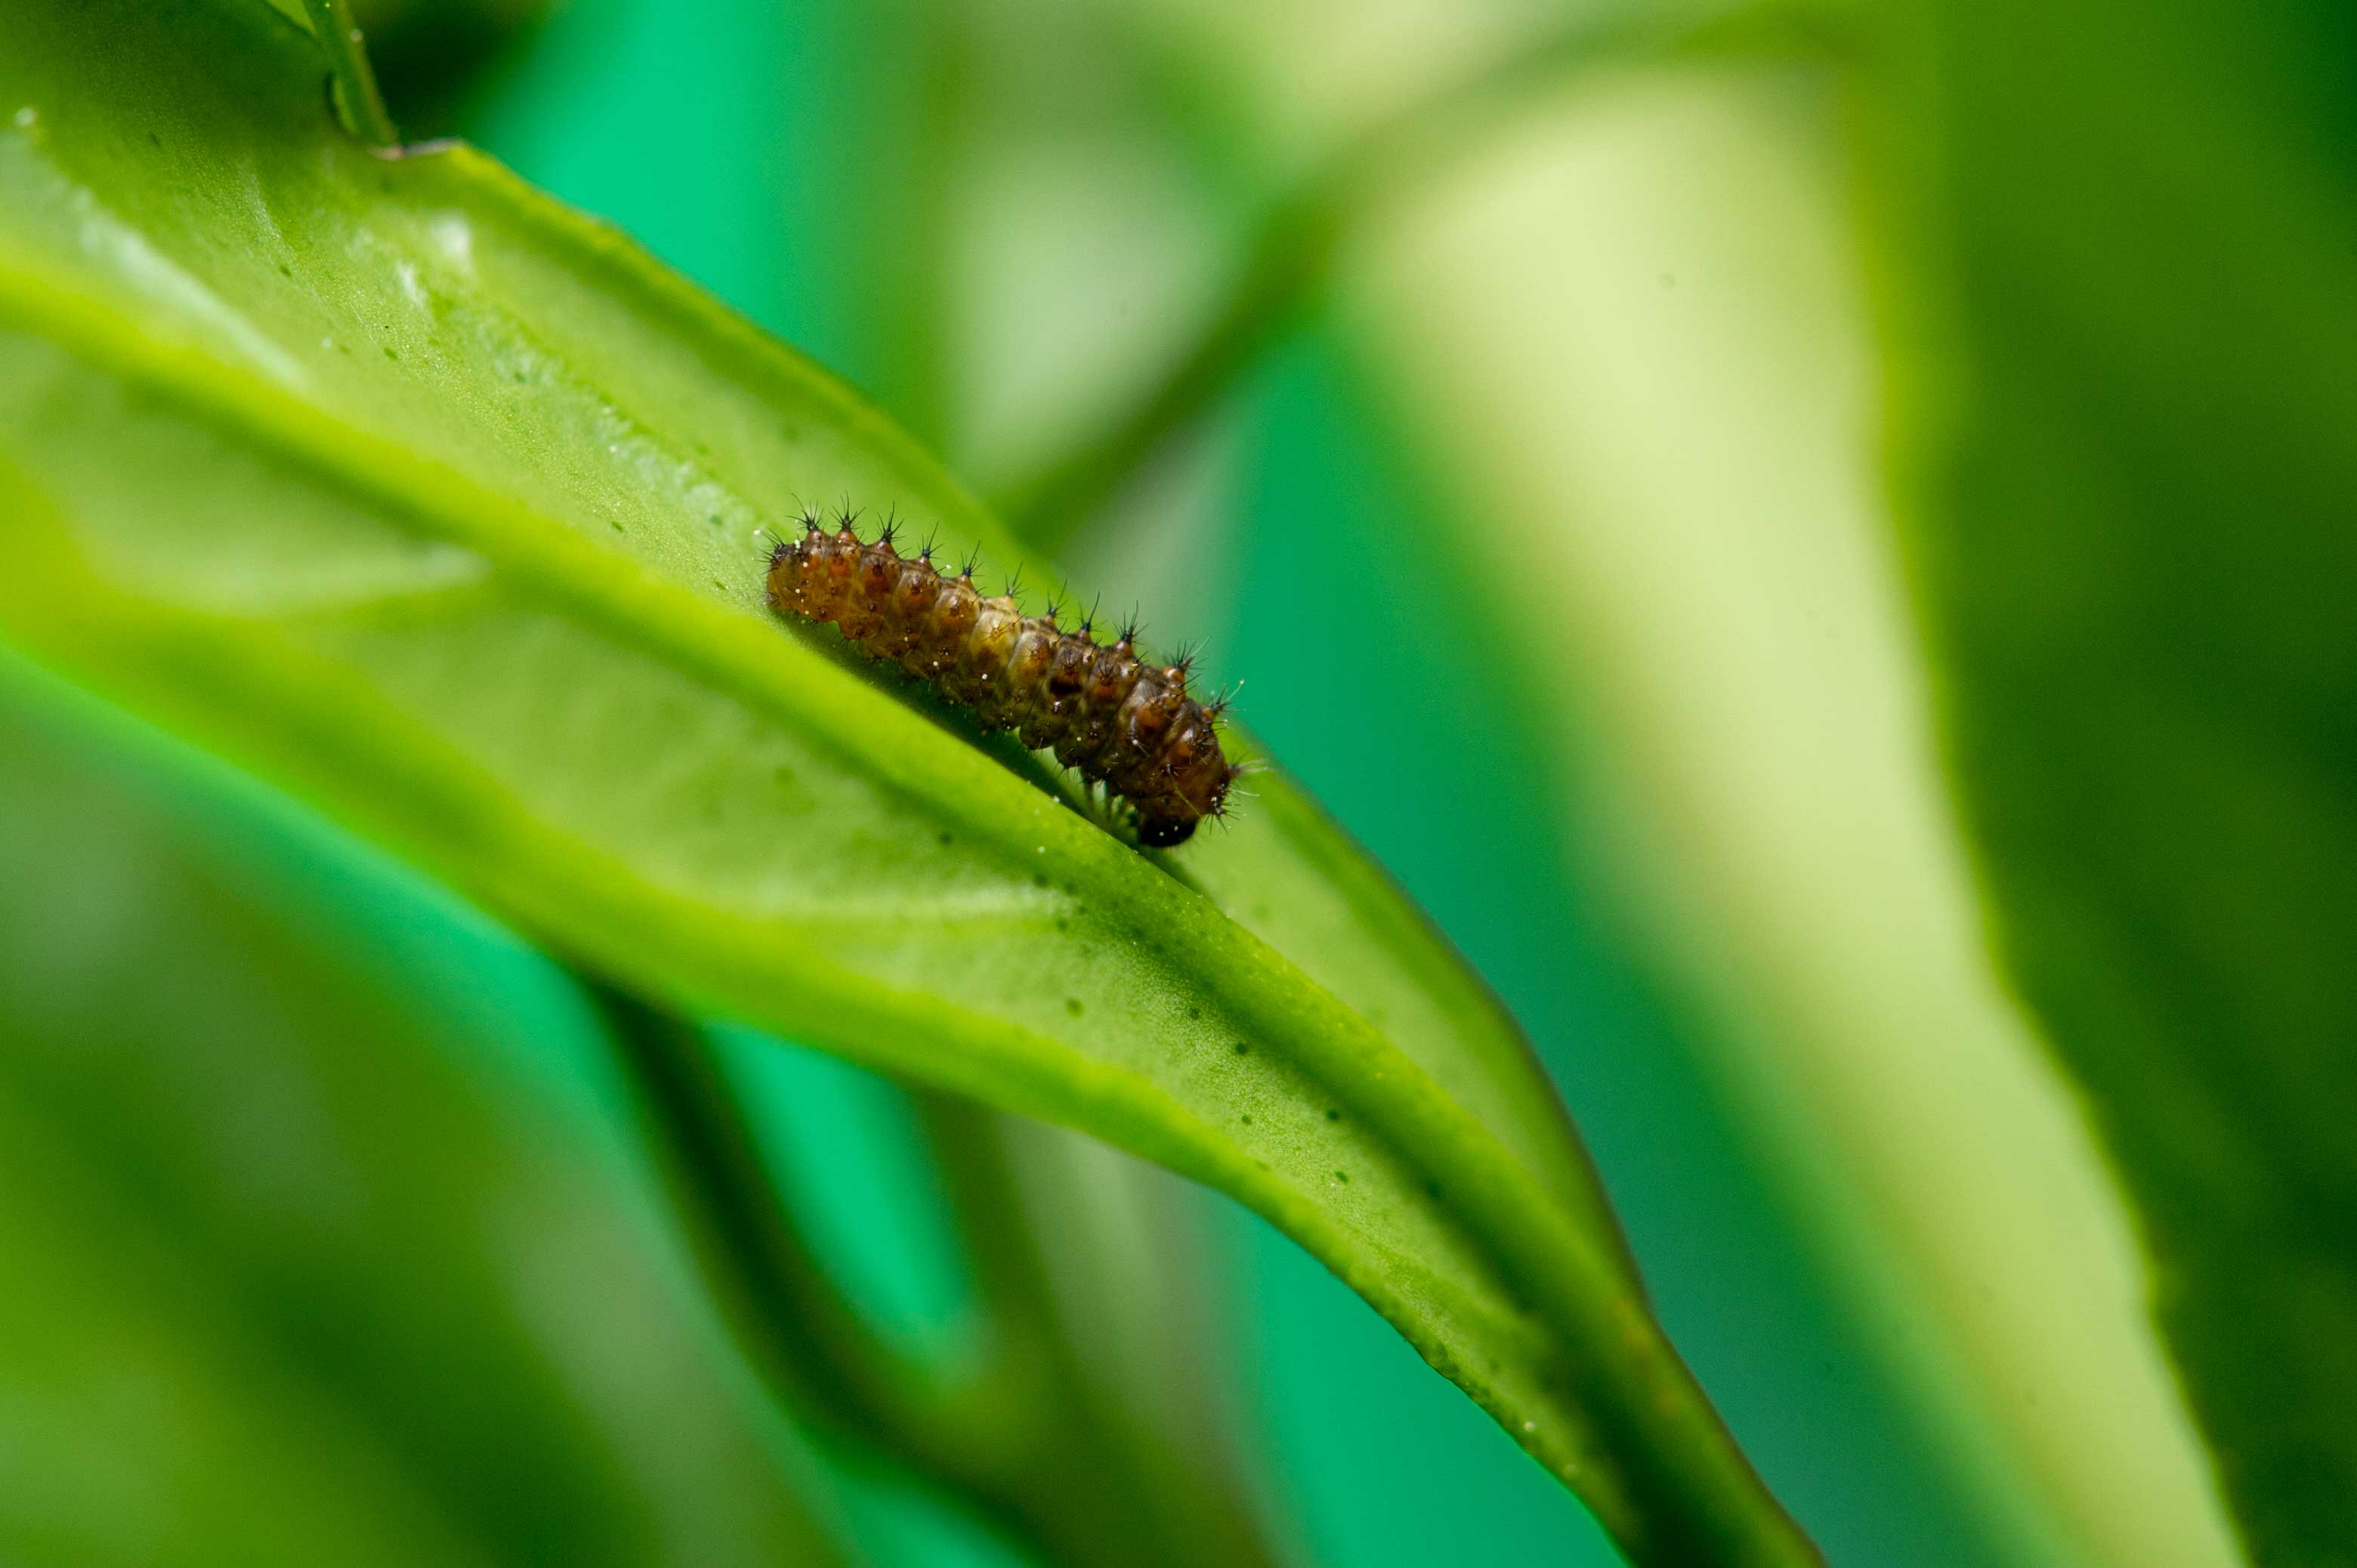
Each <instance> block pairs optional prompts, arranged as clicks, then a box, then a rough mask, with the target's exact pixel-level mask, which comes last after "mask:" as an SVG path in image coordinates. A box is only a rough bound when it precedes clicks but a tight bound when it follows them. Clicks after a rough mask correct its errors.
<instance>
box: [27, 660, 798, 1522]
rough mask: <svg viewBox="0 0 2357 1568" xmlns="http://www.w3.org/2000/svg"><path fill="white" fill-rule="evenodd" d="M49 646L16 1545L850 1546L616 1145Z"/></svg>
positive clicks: (37, 746) (39, 813) (39, 751)
mask: <svg viewBox="0 0 2357 1568" xmlns="http://www.w3.org/2000/svg"><path fill="white" fill-rule="evenodd" d="M24 680H25V676H24V674H23V672H22V671H21V670H19V669H16V668H15V666H14V663H13V661H11V664H10V666H8V667H6V668H5V669H0V1558H4V1559H5V1560H7V1561H9V1562H12V1563H17V1562H21V1563H124V1564H131V1563H139V1564H152V1563H241V1564H242V1563H290V1564H291V1563H425V1562H432V1563H522V1562H565V1563H741V1564H746V1565H748V1568H749V1565H751V1564H755V1563H804V1564H813V1565H823V1564H826V1563H834V1562H836V1561H838V1560H839V1559H838V1557H837V1555H836V1553H835V1552H834V1550H833V1548H832V1547H831V1546H830V1545H829V1544H828V1543H827V1541H826V1540H825V1539H824V1537H823V1535H822V1534H821V1533H820V1532H819V1531H818V1530H817V1529H816V1528H815V1526H814V1525H813V1523H812V1522H811V1521H810V1520H809V1519H808V1518H807V1517H806V1516H805V1515H804V1514H803V1512H802V1509H801V1507H800V1506H799V1504H798V1503H797V1501H796V1499H795V1498H794V1497H793V1495H792V1493H791V1490H790V1489H789V1488H788V1487H786V1485H785V1484H784V1480H783V1477H781V1475H780V1468H779V1456H778V1455H777V1454H776V1452H775V1450H774V1447H773V1444H774V1443H775V1438H774V1436H773V1434H770V1432H769V1431H767V1430H766V1428H765V1423H763V1422H762V1421H761V1418H760V1416H759V1412H758V1411H757V1409H756V1408H755V1406H754V1404H753V1402H752V1401H751V1400H750V1399H749V1398H748V1394H747V1391H746V1390H745V1388H744V1386H743V1384H742V1381H741V1380H739V1379H737V1377H735V1376H733V1375H731V1373H730V1372H729V1371H728V1370H727V1369H726V1367H725V1364H724V1363H723V1362H722V1361H721V1360H720V1359H718V1358H716V1356H715V1355H714V1346H715V1343H716V1341H715V1339H714V1338H713V1337H712V1336H711V1334H710V1332H709V1330H708V1329H706V1328H704V1327H702V1326H699V1325H698V1324H697V1323H696V1320H695V1319H694V1316H691V1315H690V1312H689V1305H690V1302H691V1300H692V1298H691V1297H689V1296H688V1295H687V1294H686V1292H685V1291H684V1290H683V1289H682V1288H681V1286H680V1284H679V1283H678V1281H677V1279H676V1276H675V1275H672V1274H667V1273H665V1272H664V1271H663V1270H662V1268H661V1267H660V1266H659V1263H660V1260H661V1254H660V1251H659V1243H658V1242H657V1241H656V1240H655V1238H656V1235H657V1233H656V1231H655V1230H653V1229H652V1228H651V1226H650V1225H648V1224H647V1223H646V1222H645V1219H644V1218H643V1206H642V1204H640V1205H639V1206H635V1207H634V1205H633V1203H632V1201H631V1195H630V1193H629V1192H628V1190H627V1188H625V1187H623V1185H622V1184H621V1182H620V1181H619V1179H618V1177H617V1176H616V1174H615V1173H614V1172H613V1171H612V1169H611V1168H610V1167H608V1166H604V1165H601V1164H600V1162H599V1160H598V1159H597V1157H596V1155H595V1154H594V1152H593V1153H591V1154H590V1155H589V1157H587V1158H585V1157H584V1149H583V1147H582V1146H581V1138H580V1136H579V1134H578V1133H572V1134H570V1135H568V1134H567V1133H565V1132H564V1131H563V1130H561V1128H562V1124H561V1123H560V1122H558V1121H557V1120H555V1119H554V1117H552V1116H550V1115H549V1114H548V1112H547V1110H546V1108H545V1107H542V1106H539V1105H537V1104H535V1103H534V1102H533V1100H532V1099H531V1097H530V1095H529V1094H527V1093H524V1092H522V1091H521V1090H519V1089H518V1086H517V1085H516V1084H514V1083H506V1084H501V1083H500V1079H499V1075H498V1074H497V1073H496V1072H490V1071H484V1070H473V1071H470V1070H467V1069H461V1068H460V1067H459V1066H458V1065H457V1062H458V1059H459V1058H461V1057H462V1056H464V1055H467V1054H469V1053H470V1052H472V1053H473V1054H477V1055H479V1054H480V1042H479V1041H476V1040H470V1039H468V1038H465V1037H463V1036H462V1035H461V1034H460V1033H459V1032H458V1031H457V1030H456V1029H455V1028H454V1027H453V1026H451V1025H450V1024H449V1023H448V1022H447V1020H445V1019H441V1018H437V1017H436V1015H432V1014H429V1013H417V1012H413V1011H412V1010H411V1009H410V1008H409V1007H408V1006H406V1005H404V1004H403V1003H402V1002H401V1001H399V1000H398V999H396V998H393V997H391V996H388V995H387V994H385V993H384V991H383V989H382V983H381V982H380V981H378V980H376V979H373V978H367V977H363V976H361V974H359V973H358V972H355V971H353V970H352V968H351V967H350V965H349V963H348V962H347V961H345V959H343V958H342V957H341V956H339V950H338V943H339V940H340V941H341V942H346V943H349V942H350V941H354V940H363V938H362V933H360V932H358V931H354V930H350V929H339V928H338V926H337V924H336V922H335V918H334V917H333V916H331V915H328V914H325V913H324V912H323V911H321V910H320V909H318V908H307V907H305V905H304V903H303V902H302V900H300V899H299V898H295V897H290V896H289V894H288V891H287V888H286V887H285V886H282V885H276V884H274V883H273V882H272V881H271V879H269V878H266V877H264V876H261V875H256V874H254V873H253V872H251V871H249V870H247V869H244V867H243V865H242V863H241V861H240V860H239V859H238V858H237V856H238V854H241V853H242V854H251V853H252V848H253V845H252V844H251V843H247V842H245V841H246V840H247V839H253V840H256V841H258V842H260V843H264V844H267V843H269V842H270V841H269V836H268V833H267V832H256V829H255V828H254V825H253V822H251V821H250V820H248V817H245V816H233V817H232V818H231V822H230V823H229V824H228V825H227V826H226V827H225V826H224V825H222V824H221V823H218V822H210V823H208V822H200V821H199V816H198V813H196V812H193V811H188V810H185V809H182V808H178V807H166V806H162V805H159V804H157V803H156V797H157V796H158V795H160V794H161V793H162V791H161V790H160V789H156V787H155V786H154V785H153V784H152V783H150V782H149V781H147V780H145V779H141V778H140V777H139V775H138V772H137V770H136V769H135V768H133V767H131V766H129V765H127V764H126V762H125V760H124V757H122V756H121V755H120V754H119V753H118V752H117V751H116V750H115V748H113V747H112V746H104V745H101V744H99V743H97V742H96V741H94V740H93V739H92V737H91V736H90V735H89V734H88V733H87V732H86V731H83V730H82V729H81V726H79V725H69V724H67V723H65V722H63V721H62V720H61V718H60V716H59V712H58V710H57V709H56V708H55V707H53V706H52V705H51V704H50V703H41V704H39V705H38V706H33V705H28V704H27V700H26V696H25V693H24V690H23V689H22V687H21V684H20V683H21V682H23V681H24ZM248 815H249V816H250V813H249V814H248ZM601 1173H602V1174H601Z"/></svg>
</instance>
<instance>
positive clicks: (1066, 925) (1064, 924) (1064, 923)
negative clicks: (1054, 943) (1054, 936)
mask: <svg viewBox="0 0 2357 1568" xmlns="http://www.w3.org/2000/svg"><path fill="white" fill-rule="evenodd" d="M1056 929H1058V930H1060V931H1069V930H1071V929H1072V922H1071V921H1070V920H1067V919H1066V918H1064V917H1063V916H1061V915H1059V916H1057V917H1056Z"/></svg>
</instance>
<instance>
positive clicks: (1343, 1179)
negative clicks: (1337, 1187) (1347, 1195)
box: [1334, 1171, 1351, 1187]
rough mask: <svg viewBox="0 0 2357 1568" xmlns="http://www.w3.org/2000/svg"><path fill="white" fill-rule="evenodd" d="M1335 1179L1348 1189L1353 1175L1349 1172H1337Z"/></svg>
mask: <svg viewBox="0 0 2357 1568" xmlns="http://www.w3.org/2000/svg"><path fill="white" fill-rule="evenodd" d="M1334 1179H1335V1180H1336V1181H1339V1182H1340V1183H1341V1184H1342V1185H1343V1186H1345V1187H1348V1186H1349V1185H1350V1183H1351V1173H1350V1172H1348V1171H1336V1172H1335V1173H1334Z"/></svg>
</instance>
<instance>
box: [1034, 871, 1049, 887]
mask: <svg viewBox="0 0 2357 1568" xmlns="http://www.w3.org/2000/svg"><path fill="white" fill-rule="evenodd" d="M1031 886H1034V887H1045V886H1048V874H1047V873H1046V872H1044V871H1035V872H1033V873H1032V874H1031Z"/></svg>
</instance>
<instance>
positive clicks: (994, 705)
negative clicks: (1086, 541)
mask: <svg viewBox="0 0 2357 1568" xmlns="http://www.w3.org/2000/svg"><path fill="white" fill-rule="evenodd" d="M854 515H855V514H852V513H850V512H849V510H848V509H847V508H846V509H845V512H844V513H843V514H841V515H840V516H839V517H838V519H837V521H836V526H835V527H834V528H833V529H832V530H830V529H828V528H826V527H825V526H824V525H823V523H821V521H819V520H818V518H816V517H815V516H813V515H810V514H807V513H805V514H804V515H803V517H802V519H801V521H802V538H800V539H798V540H792V541H789V542H780V544H779V545H778V547H777V549H776V550H775V551H773V552H772V553H770V606H771V607H773V608H774V609H776V610H778V611H779V612H780V614H784V615H793V616H799V617H802V618H804V619H807V620H813V621H829V622H832V623H834V626H835V628H837V629H838V630H840V631H841V632H842V633H843V635H844V636H845V637H846V638H849V639H851V640H852V641H853V642H855V643H857V644H858V645H859V649H860V651H861V652H863V653H865V654H866V655H867V657H868V658H870V659H879V660H893V661H895V662H897V663H898V664H899V666H900V667H901V668H902V669H903V670H905V671H908V672H909V674H910V675H913V676H915V677H916V678H917V679H918V680H920V681H922V682H925V684H926V685H928V686H930V687H931V688H932V689H933V690H934V691H935V692H937V693H940V694H941V695H942V696H943V697H945V698H947V699H949V700H950V701H952V702H954V703H963V704H965V705H966V706H968V707H971V708H973V709H974V713H975V714H976V715H977V716H978V717H979V718H980V719H981V721H982V725H983V727H984V728H985V729H1011V730H1014V731H1015V732H1017V734H1018V735H1019V736H1021V737H1022V740H1023V744H1024V745H1025V746H1029V747H1030V748H1031V749H1033V750H1034V751H1039V750H1043V749H1049V748H1052V749H1053V750H1054V752H1055V754H1056V760H1057V761H1059V762H1060V763H1062V764H1063V765H1064V766H1065V767H1067V768H1074V769H1076V770H1078V772H1079V773H1080V774H1081V776H1082V778H1083V779H1087V780H1088V781H1089V782H1090V783H1091V784H1102V785H1103V786H1104V788H1105V790H1106V792H1107V793H1108V794H1109V795H1111V796H1114V797H1116V798H1119V799H1121V800H1126V801H1127V802H1128V803H1129V805H1130V807H1131V808H1132V809H1133V810H1134V811H1136V813H1137V837H1138V842H1139V843H1143V844H1146V845H1147V846H1149V847H1152V848H1157V849H1166V848H1168V847H1169V846H1170V845H1172V844H1178V843H1185V842H1186V841H1187V839H1188V838H1189V837H1190V836H1191V835H1192V834H1193V833H1194V832H1195V828H1196V824H1198V823H1199V822H1201V821H1202V820H1203V819H1204V818H1206V817H1217V816H1220V815H1222V813H1223V812H1224V811H1226V810H1227V800H1228V790H1229V787H1230V785H1231V784H1232V783H1233V781H1234V779H1235V778H1236V776H1237V773H1238V772H1239V771H1240V770H1239V769H1238V768H1234V767H1232V766H1231V765H1230V764H1229V762H1228V759H1227V757H1226V756H1225V754H1224V753H1222V750H1221V749H1220V737H1219V734H1218V727H1217V726H1218V724H1219V715H1220V713H1221V711H1222V710H1223V709H1224V707H1225V706H1226V704H1225V703H1224V701H1220V702H1215V703H1212V704H1210V705H1206V704H1204V703H1198V702H1197V701H1196V700H1195V699H1194V698H1192V697H1190V696H1189V695H1188V694H1187V672H1188V667H1189V663H1190V662H1191V658H1182V659H1181V660H1179V661H1178V662H1176V663H1173V664H1170V665H1168V666H1162V667H1157V666H1155V665H1151V664H1148V663H1147V662H1146V660H1143V659H1140V658H1139V657H1138V654H1137V648H1136V643H1135V638H1136V630H1135V625H1134V624H1132V625H1131V626H1129V627H1127V628H1124V630H1123V632H1122V634H1121V639H1120V640H1119V641H1117V642H1114V643H1111V644H1105V643H1100V642H1098V641H1097V640H1096V639H1095V637H1094V635H1093V634H1092V626H1093V624H1094V617H1093V614H1092V617H1091V618H1090V619H1089V620H1088V621H1084V622H1082V627H1081V629H1080V630H1079V631H1078V632H1068V631H1063V630H1061V629H1060V628H1058V627H1057V625H1056V616H1055V611H1054V610H1052V609H1051V610H1050V611H1049V613H1048V614H1047V615H1045V616H1030V617H1027V616H1025V615H1024V614H1023V612H1022V610H1021V609H1020V608H1019V607H1017V604H1016V602H1015V596H1014V594H1015V585H1014V584H1013V583H1011V582H1010V583H1009V584H1008V585H1007V591H1006V593H1004V594H1001V595H999V596H996V597H995V598H985V597H984V596H982V595H981V594H980V593H979V592H977V591H976V590H975V588H974V568H975V566H976V565H977V564H978V562H977V561H976V560H975V559H974V557H971V556H969V557H968V558H967V559H966V560H965V561H964V562H963V563H962V564H961V567H960V570H959V572H958V575H955V576H951V575H948V574H947V573H944V572H941V571H937V570H936V569H935V568H934V566H933V564H932V550H931V545H930V544H929V545H928V546H927V547H926V549H925V550H924V551H923V552H922V553H920V554H919V555H917V556H915V557H914V558H909V557H904V556H902V555H901V554H900V553H899V551H898V550H897V549H896V548H894V545H893V533H894V532H895V530H894V528H893V526H892V525H891V524H887V525H886V527H885V529H884V532H883V533H882V535H881V536H880V537H878V538H877V539H876V540H875V541H874V542H862V541H861V539H860V538H859V535H858V533H857V532H856V530H855V529H854V528H853V526H852V524H853V521H854Z"/></svg>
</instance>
